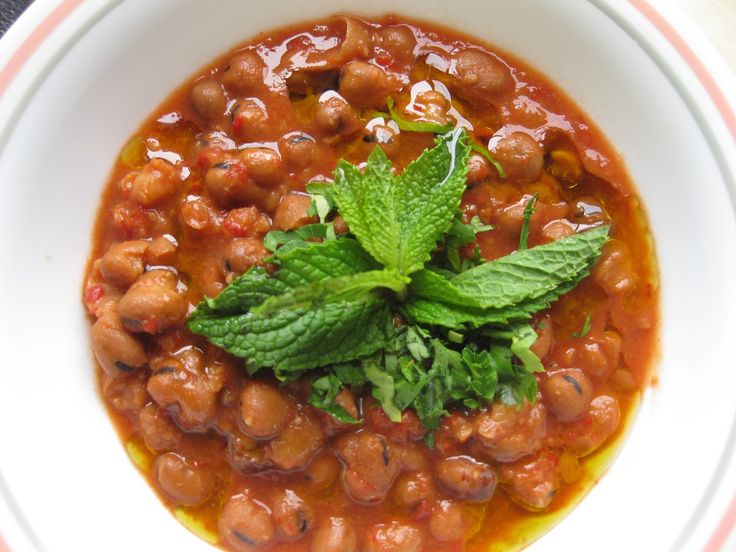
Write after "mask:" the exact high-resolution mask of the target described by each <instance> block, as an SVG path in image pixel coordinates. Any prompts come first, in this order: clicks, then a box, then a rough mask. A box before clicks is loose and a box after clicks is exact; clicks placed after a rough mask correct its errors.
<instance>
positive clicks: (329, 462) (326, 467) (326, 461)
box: [307, 453, 340, 491]
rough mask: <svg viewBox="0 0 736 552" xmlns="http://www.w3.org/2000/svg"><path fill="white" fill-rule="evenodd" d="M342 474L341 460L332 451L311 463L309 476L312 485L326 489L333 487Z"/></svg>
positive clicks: (319, 488)
mask: <svg viewBox="0 0 736 552" xmlns="http://www.w3.org/2000/svg"><path fill="white" fill-rule="evenodd" d="M339 476H340V462H339V461H338V460H337V458H335V456H334V455H333V454H331V453H325V454H322V455H320V456H318V457H317V458H315V459H314V460H312V463H311V464H309V467H308V468H307V477H308V478H309V482H310V484H311V486H312V487H314V488H315V489H317V490H320V491H324V490H327V489H329V488H330V487H332V485H333V484H334V483H335V481H337V478H338V477H339Z"/></svg>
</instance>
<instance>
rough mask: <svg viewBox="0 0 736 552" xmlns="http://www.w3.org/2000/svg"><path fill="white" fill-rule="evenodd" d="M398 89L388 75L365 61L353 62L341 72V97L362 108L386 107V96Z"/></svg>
mask: <svg viewBox="0 0 736 552" xmlns="http://www.w3.org/2000/svg"><path fill="white" fill-rule="evenodd" d="M397 89H398V83H397V82H395V81H394V80H393V79H392V78H391V77H390V76H389V75H388V73H386V72H385V71H384V70H383V69H381V68H380V67H377V66H375V65H372V64H370V63H368V62H365V61H351V62H350V63H348V64H347V65H345V66H343V68H342V69H341V71H340V88H339V92H340V95H342V96H343V97H344V98H346V99H347V100H349V101H351V102H353V103H354V104H356V105H359V106H362V107H375V108H381V107H383V106H385V105H386V96H388V95H389V94H390V93H391V92H393V91H395V90H397Z"/></svg>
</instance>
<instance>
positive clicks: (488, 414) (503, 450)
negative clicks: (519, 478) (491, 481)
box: [474, 401, 547, 462]
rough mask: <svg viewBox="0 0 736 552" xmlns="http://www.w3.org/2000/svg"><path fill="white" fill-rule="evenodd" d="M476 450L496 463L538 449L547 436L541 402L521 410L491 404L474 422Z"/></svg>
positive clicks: (511, 460)
mask: <svg viewBox="0 0 736 552" xmlns="http://www.w3.org/2000/svg"><path fill="white" fill-rule="evenodd" d="M474 426H475V435H476V437H477V440H478V444H479V447H480V448H479V450H480V452H482V453H483V454H486V455H487V456H489V457H490V458H491V459H493V460H495V461H497V462H513V461H514V460H517V459H518V458H522V457H524V456H527V455H529V454H532V453H534V452H536V451H537V450H539V449H540V448H541V447H542V444H543V443H544V438H545V437H546V434H547V414H546V411H545V409H544V406H543V405H542V403H541V402H540V401H537V402H536V403H534V404H530V403H528V402H525V403H524V405H523V406H522V407H521V408H518V407H516V406H512V405H507V404H503V403H501V402H494V403H493V406H491V408H490V409H488V410H486V411H483V412H481V413H479V414H478V415H477V416H476V418H475V421H474Z"/></svg>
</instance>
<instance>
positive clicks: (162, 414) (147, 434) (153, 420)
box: [137, 403, 184, 452]
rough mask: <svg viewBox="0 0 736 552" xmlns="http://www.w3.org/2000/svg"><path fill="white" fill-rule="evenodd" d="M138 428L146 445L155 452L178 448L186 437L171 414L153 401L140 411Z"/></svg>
mask: <svg viewBox="0 0 736 552" xmlns="http://www.w3.org/2000/svg"><path fill="white" fill-rule="evenodd" d="M137 421H138V429H139V431H140V434H141V437H143V441H144V442H145V443H146V446H147V447H148V448H149V449H151V450H152V451H154V452H161V451H166V450H176V449H177V448H178V447H179V443H180V442H181V440H182V439H183V438H184V435H183V434H182V432H181V430H179V428H177V427H176V425H174V422H173V421H172V420H171V417H170V416H169V414H168V413H167V412H166V411H165V410H163V409H162V408H160V407H158V406H157V405H156V404H154V403H151V404H148V405H146V407H145V408H143V410H141V411H140V412H139V413H138V420H137Z"/></svg>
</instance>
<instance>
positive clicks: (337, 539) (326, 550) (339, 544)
mask: <svg viewBox="0 0 736 552" xmlns="http://www.w3.org/2000/svg"><path fill="white" fill-rule="evenodd" d="M357 551H358V536H357V535H356V534H355V529H353V526H352V525H351V524H350V522H349V521H348V520H347V519H345V518H342V517H332V516H331V517H329V518H328V519H327V520H325V521H323V522H322V523H321V524H320V526H319V528H318V529H317V532H316V533H315V534H314V540H313V541H312V552H357Z"/></svg>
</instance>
